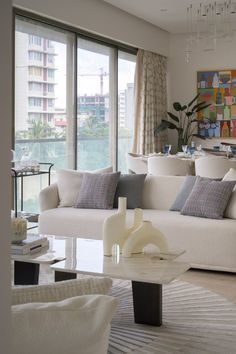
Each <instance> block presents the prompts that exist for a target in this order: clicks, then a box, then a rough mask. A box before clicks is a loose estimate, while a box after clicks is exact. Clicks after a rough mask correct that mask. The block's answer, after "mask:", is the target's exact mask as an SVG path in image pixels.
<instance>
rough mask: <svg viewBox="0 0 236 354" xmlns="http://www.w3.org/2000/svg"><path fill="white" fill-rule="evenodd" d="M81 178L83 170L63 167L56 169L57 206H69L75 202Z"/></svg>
mask: <svg viewBox="0 0 236 354" xmlns="http://www.w3.org/2000/svg"><path fill="white" fill-rule="evenodd" d="M82 179H83V172H79V171H75V170H63V169H62V170H58V171H57V185H58V194H59V200H60V202H59V207H71V206H73V205H74V204H75V201H76V198H77V195H78V193H79V190H80V186H81V183H82Z"/></svg>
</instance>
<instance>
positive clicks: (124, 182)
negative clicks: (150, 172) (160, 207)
mask: <svg viewBox="0 0 236 354" xmlns="http://www.w3.org/2000/svg"><path fill="white" fill-rule="evenodd" d="M145 177H146V174H129V175H121V176H120V178H119V181H118V184H117V188H116V194H115V199H114V208H117V207H118V198H119V197H126V198H127V209H135V208H141V207H142V194H143V187H144V180H145Z"/></svg>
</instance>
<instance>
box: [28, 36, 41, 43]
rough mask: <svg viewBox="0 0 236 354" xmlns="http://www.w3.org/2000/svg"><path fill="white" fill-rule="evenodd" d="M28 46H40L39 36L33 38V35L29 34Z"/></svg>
mask: <svg viewBox="0 0 236 354" xmlns="http://www.w3.org/2000/svg"><path fill="white" fill-rule="evenodd" d="M28 38H29V44H35V45H38V46H41V43H42V38H41V37H39V36H35V35H33V34H29V37H28Z"/></svg>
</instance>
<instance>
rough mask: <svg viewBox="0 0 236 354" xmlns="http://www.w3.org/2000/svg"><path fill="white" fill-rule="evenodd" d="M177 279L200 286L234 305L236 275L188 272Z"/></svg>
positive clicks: (201, 271)
mask: <svg viewBox="0 0 236 354" xmlns="http://www.w3.org/2000/svg"><path fill="white" fill-rule="evenodd" d="M179 279H180V280H183V281H187V282H190V283H193V284H195V285H199V286H202V287H204V288H206V289H209V290H211V291H213V292H215V293H217V294H219V295H222V296H224V297H225V298H226V299H228V300H230V301H232V302H234V303H236V273H226V272H213V271H204V270H189V271H188V272H186V273H185V274H183V275H182V276H181V277H179Z"/></svg>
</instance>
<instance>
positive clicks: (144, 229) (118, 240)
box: [103, 197, 168, 257]
mask: <svg viewBox="0 0 236 354" xmlns="http://www.w3.org/2000/svg"><path fill="white" fill-rule="evenodd" d="M126 206H127V198H125V197H120V198H119V200H118V212H117V213H116V214H114V215H111V216H109V217H107V218H106V219H105V221H104V224H103V252H104V256H111V255H112V247H113V246H114V245H119V248H120V250H119V251H120V252H121V253H122V255H123V256H124V257H130V256H131V254H132V253H142V252H143V248H144V247H145V246H146V245H148V244H154V245H156V246H157V247H158V248H159V250H160V252H166V251H167V250H168V243H167V240H166V238H165V236H164V235H163V234H162V233H161V232H160V231H159V230H158V229H156V228H154V227H153V225H152V223H151V222H150V221H142V218H143V212H142V209H139V208H136V209H134V222H133V226H132V227H131V228H127V227H126Z"/></svg>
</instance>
